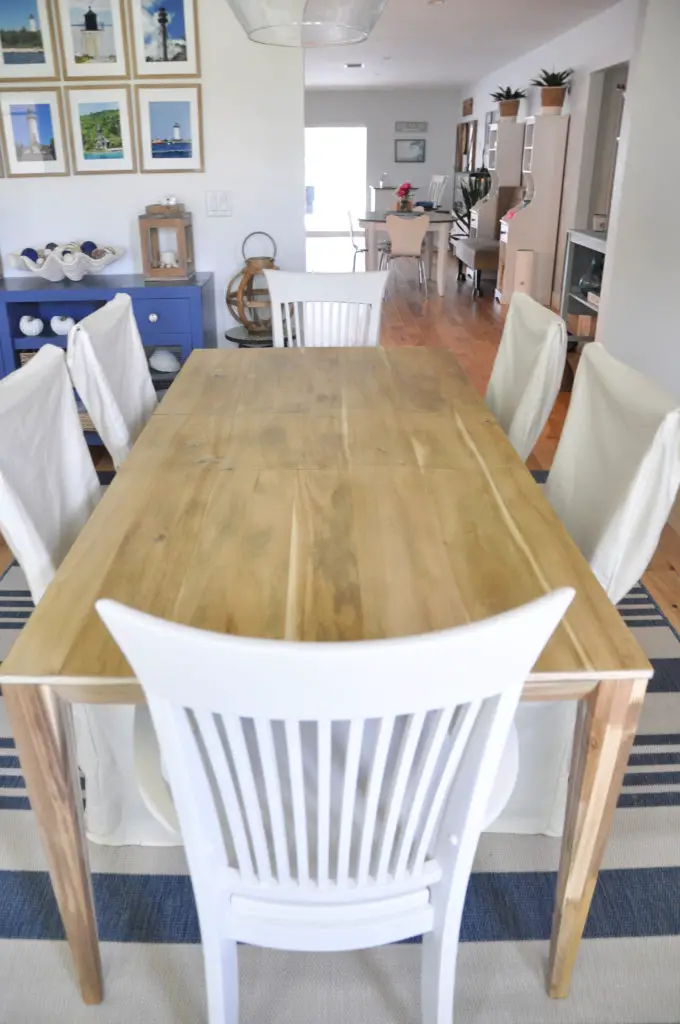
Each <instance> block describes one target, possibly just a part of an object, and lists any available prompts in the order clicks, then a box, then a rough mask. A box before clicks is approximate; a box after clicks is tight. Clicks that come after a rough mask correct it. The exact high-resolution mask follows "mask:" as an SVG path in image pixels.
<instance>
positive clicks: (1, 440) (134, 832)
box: [0, 345, 180, 845]
mask: <svg viewBox="0 0 680 1024" xmlns="http://www.w3.org/2000/svg"><path fill="white" fill-rule="evenodd" d="M100 495H101V487H100V484H99V478H98V477H97V473H96V472H95V468H94V465H93V463H92V458H91V456H90V453H89V450H88V447H87V444H86V442H85V438H84V437H83V430H82V427H81V425H80V420H79V418H78V411H77V408H76V402H75V398H74V395H73V387H72V384H71V380H70V378H69V375H68V370H67V368H66V360H65V358H64V353H63V351H62V350H61V349H59V348H57V347H56V346H54V345H43V346H42V348H41V349H40V350H39V352H38V353H37V355H35V356H34V357H33V359H31V361H30V362H29V363H28V364H27V365H26V366H24V367H22V368H21V369H20V370H17V371H16V372H15V373H11V374H10V375H9V376H8V377H5V378H4V380H1V381H0V533H2V535H3V536H4V538H5V540H6V541H7V544H8V545H9V547H10V549H11V551H12V552H13V554H14V557H15V558H16V560H17V562H18V563H19V565H20V566H21V568H22V569H23V571H24V574H25V576H26V579H27V581H28V586H29V589H30V591H31V596H32V598H33V601H34V602H35V604H37V603H38V601H40V599H41V597H42V596H43V594H44V592H45V589H46V588H47V586H48V585H49V584H50V583H51V581H52V579H53V577H54V574H55V572H56V570H57V569H58V568H59V565H60V564H61V562H62V561H63V559H64V558H65V557H66V555H67V554H68V551H69V549H70V548H71V545H72V544H73V542H74V541H75V539H76V537H77V536H78V534H79V533H80V531H81V529H82V528H83V526H84V525H85V523H86V522H87V520H88V519H89V517H90V515H91V514H92V512H93V511H94V508H95V506H96V504H97V502H98V501H99V498H100ZM145 711H146V709H144V710H143V711H142V712H141V714H140V718H141V719H143V716H144V712H145ZM134 720H135V709H134V708H132V707H122V706H121V707H114V706H111V707H95V706H94V705H74V721H75V726H76V741H77V753H78V763H79V766H80V768H81V770H82V771H83V773H84V774H85V778H86V785H87V809H86V812H85V820H86V828H87V833H88V836H89V838H90V839H91V840H93V841H94V842H97V843H104V844H109V845H119V844H123V843H151V844H153V845H176V844H178V843H179V842H180V839H179V836H178V834H177V832H176V831H175V830H174V829H173V828H172V818H170V828H168V827H166V826H164V825H163V824H161V823H160V820H159V818H158V815H157V814H154V813H153V812H152V813H149V810H148V809H147V807H146V805H145V803H144V801H143V798H142V796H141V795H140V792H139V790H138V786H137V777H136V772H135V763H134V762H135V756H137V758H143V759H144V760H145V761H146V763H147V765H148V768H147V775H148V776H149V778H150V779H154V778H156V777H157V776H158V775H159V774H160V762H159V757H158V745H157V743H156V741H155V737H154V736H153V734H151V735H149V734H147V735H146V736H144V737H140V742H138V744H137V748H138V749H137V751H136V752H135V744H134V739H133V730H134ZM139 728H140V726H138V729H139ZM161 820H162V819H161Z"/></svg>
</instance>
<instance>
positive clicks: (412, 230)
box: [385, 213, 430, 257]
mask: <svg viewBox="0 0 680 1024" xmlns="http://www.w3.org/2000/svg"><path fill="white" fill-rule="evenodd" d="M429 226H430V218H429V217H428V215H427V214H426V213H423V214H420V215H414V214H407V215H404V214H397V213H389V214H388V215H387V216H386V218H385V227H386V229H387V234H388V236H389V240H390V255H391V256H393V257H395V256H420V254H421V252H422V250H423V241H424V240H425V235H426V234H427V229H428V228H429Z"/></svg>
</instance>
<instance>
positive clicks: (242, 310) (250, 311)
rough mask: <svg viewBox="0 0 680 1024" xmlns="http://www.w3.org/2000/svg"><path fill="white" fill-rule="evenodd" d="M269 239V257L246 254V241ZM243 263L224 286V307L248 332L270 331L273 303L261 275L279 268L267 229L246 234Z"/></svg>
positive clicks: (272, 240)
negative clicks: (225, 289) (270, 251)
mask: <svg viewBox="0 0 680 1024" xmlns="http://www.w3.org/2000/svg"><path fill="white" fill-rule="evenodd" d="M256 237H260V238H268V239H269V241H270V242H271V245H272V249H273V252H272V254H271V256H246V244H247V242H249V241H250V239H251V238H256ZM241 252H242V253H243V259H244V260H245V266H244V267H243V268H242V269H241V270H239V272H238V274H236V276H235V277H232V279H231V281H230V282H229V284H228V285H227V308H228V309H229V312H230V313H231V315H232V316H233V317H234V319H235V320H238V322H239V323H241V324H243V326H244V327H245V329H246V330H247V331H248V334H253V335H258V334H269V332H270V331H271V326H272V312H271V310H272V304H271V300H270V298H269V289H268V288H267V281H266V278H265V276H264V271H265V270H278V269H279V268H278V267H277V265H276V263H275V262H274V260H275V259H276V242H275V241H274V239H273V238H272V236H271V235H268V234H267V232H266V231H253V232H251V234H249V235H246V237H245V238H244V239H243V245H242V246H241Z"/></svg>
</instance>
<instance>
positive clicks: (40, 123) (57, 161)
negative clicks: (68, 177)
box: [0, 89, 69, 178]
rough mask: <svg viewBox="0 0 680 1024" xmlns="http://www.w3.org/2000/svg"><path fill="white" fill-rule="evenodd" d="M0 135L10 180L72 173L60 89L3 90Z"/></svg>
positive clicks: (0, 105) (0, 106)
mask: <svg viewBox="0 0 680 1024" xmlns="http://www.w3.org/2000/svg"><path fill="white" fill-rule="evenodd" d="M0 135H2V146H3V151H4V154H5V173H6V174H7V176H8V177H9V178H28V177H31V178H33V177H48V176H53V175H58V174H59V175H61V174H68V173H69V166H68V156H67V153H66V146H65V142H64V128H63V117H62V111H61V97H60V95H59V92H58V91H57V90H56V89H49V90H47V89H45V90H40V89H35V90H33V89H31V90H14V89H3V90H2V92H0Z"/></svg>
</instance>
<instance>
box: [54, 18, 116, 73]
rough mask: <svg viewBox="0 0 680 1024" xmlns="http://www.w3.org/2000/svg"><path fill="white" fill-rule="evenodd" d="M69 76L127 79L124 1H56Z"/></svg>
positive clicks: (62, 52) (58, 23)
mask: <svg viewBox="0 0 680 1024" xmlns="http://www.w3.org/2000/svg"><path fill="white" fill-rule="evenodd" d="M57 29H58V32H59V40H60V43H61V56H62V64H63V68H64V78H66V79H78V78H87V79H98V78H106V79H111V78H127V76H128V58H127V52H126V47H125V4H124V2H123V0H57Z"/></svg>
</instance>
